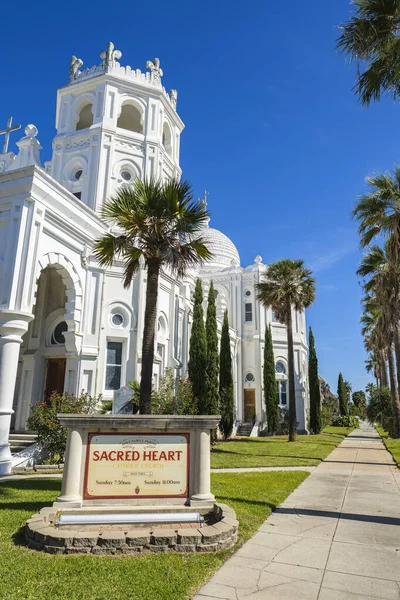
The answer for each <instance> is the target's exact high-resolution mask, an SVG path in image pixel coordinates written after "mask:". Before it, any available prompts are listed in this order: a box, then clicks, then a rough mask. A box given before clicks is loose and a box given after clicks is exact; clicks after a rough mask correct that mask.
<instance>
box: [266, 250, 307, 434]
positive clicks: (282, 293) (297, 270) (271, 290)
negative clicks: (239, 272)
mask: <svg viewBox="0 0 400 600" xmlns="http://www.w3.org/2000/svg"><path fill="white" fill-rule="evenodd" d="M257 297H258V300H260V301H261V303H262V304H263V305H264V306H272V309H273V310H274V312H275V314H276V316H277V318H278V319H279V321H281V322H282V323H284V324H285V325H286V331H287V345H288V367H289V369H288V371H289V372H288V383H289V441H290V442H295V441H296V440H297V433H296V425H297V423H296V397H295V379H294V352H293V327H292V308H294V310H297V311H302V310H303V309H305V308H308V307H309V306H311V304H312V303H313V302H314V300H315V279H314V278H313V277H311V271H309V270H308V269H306V268H305V267H304V262H303V261H302V260H290V259H288V258H286V259H283V260H280V261H277V262H274V263H271V264H270V265H269V266H268V267H267V270H266V272H265V280H264V281H263V282H262V283H259V284H257Z"/></svg>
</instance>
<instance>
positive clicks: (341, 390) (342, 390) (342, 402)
mask: <svg viewBox="0 0 400 600" xmlns="http://www.w3.org/2000/svg"><path fill="white" fill-rule="evenodd" d="M337 393H338V397H339V410H340V414H341V415H342V416H345V415H347V390H346V386H345V385H344V381H343V377H342V374H341V373H339V379H338V390H337Z"/></svg>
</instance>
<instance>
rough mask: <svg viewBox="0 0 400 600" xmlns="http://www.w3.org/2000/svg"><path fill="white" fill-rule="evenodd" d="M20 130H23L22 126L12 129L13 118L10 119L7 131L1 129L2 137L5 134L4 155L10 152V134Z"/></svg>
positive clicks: (15, 126)
mask: <svg viewBox="0 0 400 600" xmlns="http://www.w3.org/2000/svg"><path fill="white" fill-rule="evenodd" d="M18 129H21V125H14V127H12V117H8V121H7V127H6V128H5V129H0V135H3V134H4V144H3V154H6V153H7V152H8V142H9V140H10V133H11V132H12V131H17V130H18Z"/></svg>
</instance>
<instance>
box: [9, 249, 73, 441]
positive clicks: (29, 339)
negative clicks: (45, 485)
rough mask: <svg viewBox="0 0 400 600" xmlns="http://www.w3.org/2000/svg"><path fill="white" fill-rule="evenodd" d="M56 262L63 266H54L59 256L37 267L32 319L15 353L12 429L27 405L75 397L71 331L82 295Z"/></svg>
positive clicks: (20, 423) (20, 422) (24, 416)
mask: <svg viewBox="0 0 400 600" xmlns="http://www.w3.org/2000/svg"><path fill="white" fill-rule="evenodd" d="M62 259H63V262H64V264H60V262H59V261H60V260H61V257H60V256H59V255H56V254H52V255H46V256H45V257H44V258H43V259H42V260H41V261H40V263H39V265H38V271H39V277H38V279H37V281H36V294H35V303H34V307H33V310H32V312H33V314H34V319H33V321H32V322H31V323H30V325H29V329H28V331H27V333H26V334H25V336H24V337H23V343H22V345H21V352H20V363H19V376H18V378H17V394H16V398H17V401H16V407H14V410H15V419H14V427H15V429H24V428H25V427H26V420H27V418H28V416H29V414H30V405H31V404H34V403H35V402H40V401H43V400H46V399H47V398H48V397H49V396H50V395H51V393H52V392H53V391H57V392H59V393H62V392H64V391H68V392H69V393H75V392H76V389H75V388H76V375H77V368H78V348H77V346H76V331H77V327H79V325H80V300H79V301H78V302H79V309H77V295H80V296H81V295H82V292H81V285H80V280H79V277H78V276H77V274H76V271H75V270H72V269H71V267H72V265H71V264H70V263H68V261H67V260H66V259H65V257H62ZM67 267H70V268H69V269H68V270H67ZM70 271H72V275H71V273H70ZM74 275H75V281H74V279H73V276H74ZM76 317H78V319H77V318H76Z"/></svg>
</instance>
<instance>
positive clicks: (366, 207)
mask: <svg viewBox="0 0 400 600" xmlns="http://www.w3.org/2000/svg"><path fill="white" fill-rule="evenodd" d="M399 39H400V38H399ZM367 185H368V187H369V188H370V192H369V193H368V194H366V195H364V196H361V197H360V198H359V199H358V202H357V204H356V206H355V208H354V210H353V217H355V218H356V219H357V220H358V232H359V234H360V244H361V247H362V248H365V247H367V246H369V244H370V243H371V242H372V241H374V240H376V239H377V238H379V237H380V236H381V235H383V236H384V237H385V238H386V239H388V238H392V244H393V245H392V247H391V250H390V251H391V252H393V257H392V259H393V260H396V261H399V259H400V165H396V166H395V168H394V171H393V173H392V174H391V173H389V172H387V173H382V174H377V175H372V176H370V177H367ZM399 262H400V261H399Z"/></svg>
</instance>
